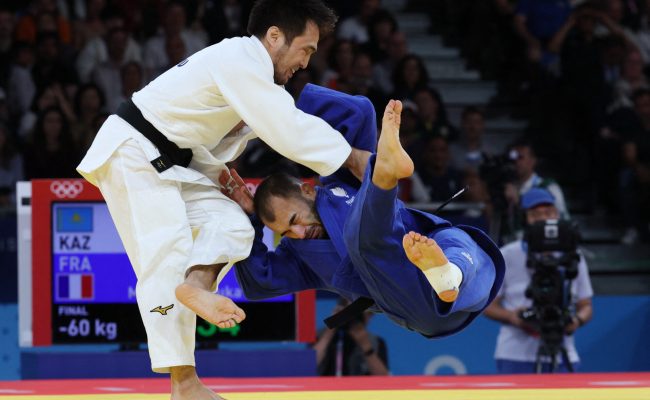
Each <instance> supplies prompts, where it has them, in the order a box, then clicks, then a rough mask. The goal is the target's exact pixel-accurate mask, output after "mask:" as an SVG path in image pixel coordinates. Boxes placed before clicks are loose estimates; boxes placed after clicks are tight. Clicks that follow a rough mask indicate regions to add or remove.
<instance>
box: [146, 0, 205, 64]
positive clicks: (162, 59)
mask: <svg viewBox="0 0 650 400" xmlns="http://www.w3.org/2000/svg"><path fill="white" fill-rule="evenodd" d="M161 28H162V31H161V32H160V33H159V34H157V35H156V36H154V37H152V38H151V39H149V40H147V42H146V43H145V46H144V65H145V68H146V69H147V70H148V71H149V72H148V73H151V72H153V71H158V70H160V69H161V68H164V67H168V66H169V63H170V61H169V58H168V57H167V52H166V51H165V39H166V38H167V37H170V36H175V35H180V36H181V38H182V39H183V42H184V43H185V57H184V58H187V57H189V56H190V55H192V54H194V53H196V52H197V51H199V50H201V49H203V48H204V47H205V46H206V44H207V35H206V34H205V32H202V31H197V30H192V29H188V28H187V11H186V9H185V5H184V3H182V2H179V1H171V2H169V3H167V5H166V6H165V9H164V12H163V20H162V24H161Z"/></svg>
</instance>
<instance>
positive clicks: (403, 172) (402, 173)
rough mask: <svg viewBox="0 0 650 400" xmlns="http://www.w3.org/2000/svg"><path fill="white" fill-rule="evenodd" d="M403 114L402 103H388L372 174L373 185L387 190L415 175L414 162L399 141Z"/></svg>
mask: <svg viewBox="0 0 650 400" xmlns="http://www.w3.org/2000/svg"><path fill="white" fill-rule="evenodd" d="M401 113H402V102H401V101H399V100H391V101H390V102H388V105H387V106H386V110H385V111H384V117H383V119H382V127H381V135H380V136H379V142H378V143H377V160H376V161H375V170H374V171H373V174H372V183H374V184H375V185H376V186H378V187H379V188H381V189H385V190H390V189H392V188H394V187H395V186H397V181H398V180H400V179H402V178H406V177H409V176H411V175H413V160H411V157H409V155H408V154H407V153H406V151H405V150H404V148H403V147H402V145H401V144H400V141H399V126H400V123H401Z"/></svg>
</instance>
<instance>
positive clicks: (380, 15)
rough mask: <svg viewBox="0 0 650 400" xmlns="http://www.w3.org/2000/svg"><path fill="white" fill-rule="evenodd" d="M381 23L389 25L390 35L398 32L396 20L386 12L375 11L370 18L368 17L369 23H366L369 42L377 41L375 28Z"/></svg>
mask: <svg viewBox="0 0 650 400" xmlns="http://www.w3.org/2000/svg"><path fill="white" fill-rule="evenodd" d="M383 22H388V23H389V24H390V33H391V34H392V33H395V32H397V31H398V30H399V26H398V25H397V20H396V19H395V17H394V16H393V14H391V13H390V12H389V11H387V10H381V9H380V10H377V11H376V12H375V13H374V14H373V15H372V17H370V21H368V28H367V30H368V39H369V41H370V42H376V41H377V35H376V34H375V26H376V25H379V24H381V23H383Z"/></svg>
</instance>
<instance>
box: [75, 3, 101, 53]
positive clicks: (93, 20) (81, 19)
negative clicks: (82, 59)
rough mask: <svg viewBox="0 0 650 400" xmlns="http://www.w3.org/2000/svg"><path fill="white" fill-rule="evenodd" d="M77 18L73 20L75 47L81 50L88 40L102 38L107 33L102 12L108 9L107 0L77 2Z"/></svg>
mask: <svg viewBox="0 0 650 400" xmlns="http://www.w3.org/2000/svg"><path fill="white" fill-rule="evenodd" d="M76 6H78V7H75V10H74V12H75V14H77V15H76V19H74V20H73V21H72V32H73V35H72V38H73V41H74V43H73V45H74V48H75V49H77V50H81V49H83V48H84V46H85V45H86V43H88V41H90V40H93V39H95V38H101V37H102V36H103V35H104V34H105V33H106V31H107V30H106V25H105V24H104V19H103V18H102V14H103V13H104V11H105V10H106V0H88V1H85V2H84V3H83V4H76Z"/></svg>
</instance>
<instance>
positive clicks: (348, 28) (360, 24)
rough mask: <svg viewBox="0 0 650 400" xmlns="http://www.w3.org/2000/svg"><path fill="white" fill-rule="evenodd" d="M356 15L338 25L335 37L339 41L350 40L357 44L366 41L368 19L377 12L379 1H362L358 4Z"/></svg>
mask: <svg viewBox="0 0 650 400" xmlns="http://www.w3.org/2000/svg"><path fill="white" fill-rule="evenodd" d="M358 4H359V9H358V11H357V13H356V14H355V15H353V16H351V17H348V18H346V19H344V20H342V21H341V23H340V24H338V27H337V28H338V29H337V30H336V35H337V37H338V38H339V39H346V40H350V41H352V42H354V43H357V44H363V43H366V42H367V41H368V26H369V22H370V18H371V17H372V16H373V15H374V14H375V12H376V11H377V10H379V0H362V1H360V2H358Z"/></svg>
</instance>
